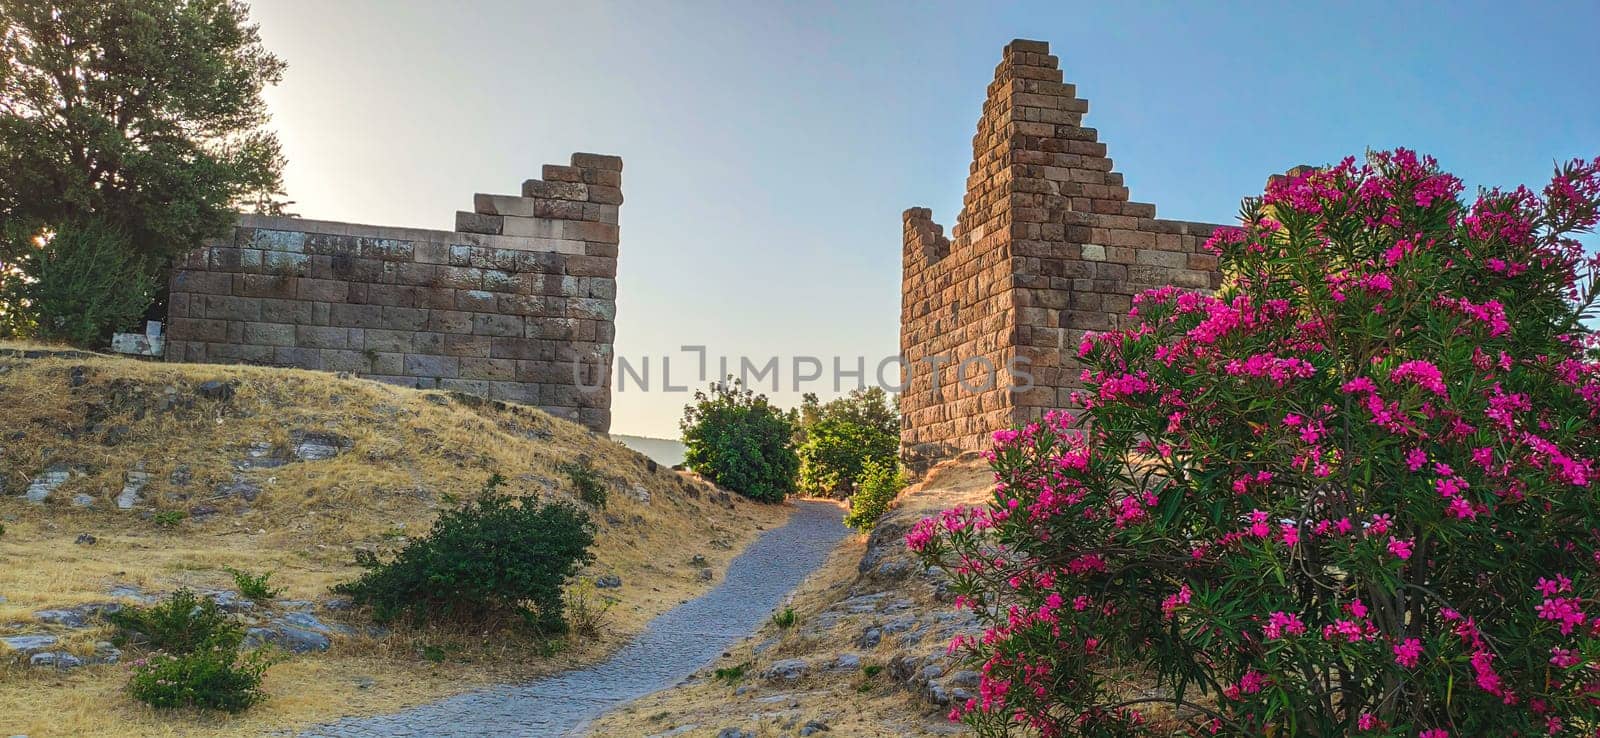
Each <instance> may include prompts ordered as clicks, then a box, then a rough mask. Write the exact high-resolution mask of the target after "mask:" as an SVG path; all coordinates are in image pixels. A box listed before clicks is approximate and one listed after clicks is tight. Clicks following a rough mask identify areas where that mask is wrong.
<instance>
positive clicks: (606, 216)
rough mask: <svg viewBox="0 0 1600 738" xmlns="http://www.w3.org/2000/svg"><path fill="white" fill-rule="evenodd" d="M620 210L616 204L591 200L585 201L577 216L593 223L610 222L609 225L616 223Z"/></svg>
mask: <svg viewBox="0 0 1600 738" xmlns="http://www.w3.org/2000/svg"><path fill="white" fill-rule="evenodd" d="M620 212H621V209H620V208H618V207H617V206H616V205H606V204H604V203H598V202H591V203H586V204H585V205H584V206H583V213H582V214H581V215H580V216H579V217H581V218H582V219H583V220H587V221H593V222H595V223H610V224H611V225H616V224H617V220H618V213H620Z"/></svg>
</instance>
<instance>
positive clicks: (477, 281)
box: [438, 266, 483, 290]
mask: <svg viewBox="0 0 1600 738" xmlns="http://www.w3.org/2000/svg"><path fill="white" fill-rule="evenodd" d="M438 286H440V287H450V288H453V289H458V290H475V289H479V288H481V287H483V270H482V269H475V268H473V267H462V266H449V267H445V268H444V271H442V272H440V273H439V283H438Z"/></svg>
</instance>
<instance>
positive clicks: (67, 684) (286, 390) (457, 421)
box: [0, 344, 787, 738]
mask: <svg viewBox="0 0 1600 738" xmlns="http://www.w3.org/2000/svg"><path fill="white" fill-rule="evenodd" d="M10 348H17V346H15V345H14V344H0V349H10ZM73 367H82V368H83V372H82V374H83V378H84V383H83V384H82V385H81V386H78V387H69V382H68V378H69V376H70V374H71V372H72V368H73ZM212 379H218V380H225V381H231V382H235V383H236V393H235V396H234V397H233V398H232V399H231V400H230V401H227V402H218V401H214V400H207V399H201V398H195V396H194V388H195V386H196V385H198V384H199V383H200V382H203V381H206V380H212ZM0 397H3V398H5V399H4V404H3V406H0V480H3V482H4V487H5V490H6V493H5V494H0V522H3V523H4V525H5V532H4V534H3V535H0V596H4V597H5V598H6V601H5V602H4V603H0V633H6V634H10V633H18V632H36V631H49V632H54V633H56V634H58V635H63V636H66V637H67V638H68V640H67V643H68V648H69V650H74V651H76V652H80V653H85V652H87V651H88V650H89V649H91V648H92V644H93V641H95V640H103V639H105V638H107V637H108V636H109V635H110V631H109V629H106V628H103V627H101V628H93V629H90V630H87V631H77V632H69V631H61V630H59V629H52V628H49V627H45V626H41V625H39V624H36V623H33V622H32V621H33V619H34V618H33V615H32V613H33V612H34V611H36V610H40V609H43V608H49V607H60V606H70V605H74V604H81V603H88V602H104V601H108V600H111V599H113V598H110V597H108V596H107V594H106V592H107V589H108V588H110V587H112V586H116V585H130V584H131V585H136V586H139V587H141V588H143V589H145V590H146V591H149V592H155V593H163V592H170V591H171V590H173V589H176V588H178V587H180V586H189V587H194V588H207V589H210V588H215V589H223V588H231V584H232V582H231V577H230V576H229V575H228V574H227V573H226V572H225V571H224V568H225V567H234V568H238V569H242V570H246V571H251V572H265V571H271V572H273V577H272V584H273V585H275V586H279V587H282V588H283V589H284V592H283V595H282V596H283V598H285V599H303V600H315V599H319V598H323V597H326V595H327V591H328V588H329V587H330V586H331V585H333V584H335V583H337V582H340V581H345V580H348V579H351V578H352V577H354V576H355V575H356V574H357V573H358V571H359V570H358V569H357V568H356V567H355V566H354V565H353V558H354V553H355V551H357V550H362V549H366V550H379V551H388V550H393V549H394V548H396V547H397V546H398V545H400V544H401V543H402V542H403V541H404V536H406V535H420V534H422V533H423V532H425V531H426V530H427V528H428V526H429V525H430V524H431V522H432V520H433V519H434V518H435V517H436V515H437V514H438V512H439V511H440V510H441V509H444V508H447V507H450V506H452V505H453V504H454V502H455V501H459V500H466V499H470V498H472V497H473V496H474V495H475V494H476V493H477V491H478V490H479V489H480V487H481V486H482V484H483V482H484V480H485V479H486V478H487V477H488V476H489V474H490V473H491V472H499V473H501V474H503V475H504V476H505V477H506V479H507V480H508V484H507V485H506V489H507V490H508V491H510V492H512V493H514V494H530V495H539V496H542V497H546V498H550V497H567V496H570V495H569V492H568V490H567V487H568V485H567V483H566V481H565V477H564V475H563V474H562V473H561V472H560V470H559V468H558V467H559V465H560V464H562V463H565V462H569V461H571V460H573V459H575V458H577V457H578V456H579V455H580V454H582V455H587V456H588V457H589V458H590V459H592V460H593V463H594V465H595V466H596V467H597V468H598V469H599V470H600V472H601V473H602V475H603V476H604V477H605V478H606V479H607V481H608V482H609V483H610V484H609V486H610V488H611V494H610V503H609V505H608V506H607V508H606V510H605V511H603V512H601V513H599V514H597V515H596V519H597V522H598V524H599V535H598V537H597V543H596V549H595V553H596V555H597V561H596V562H595V564H594V565H593V566H592V567H591V568H590V573H591V574H592V575H597V574H603V573H616V574H618V575H620V576H621V577H622V579H623V581H624V583H625V584H624V586H623V587H622V588H621V589H615V590H605V591H604V594H606V595H607V596H611V597H614V598H616V600H617V601H616V603H615V605H614V606H613V607H612V608H611V610H610V611H609V612H608V613H607V627H606V628H605V630H604V632H603V633H602V634H601V635H600V636H599V637H597V638H594V639H587V640H578V639H573V640H572V641H570V642H568V643H566V644H565V650H563V651H562V652H561V653H559V654H557V655H555V656H553V657H539V656H537V655H536V654H535V653H533V652H532V651H531V650H530V649H531V648H532V646H533V644H531V643H529V642H527V641H524V640H518V639H514V638H513V639H509V640H508V639H506V638H504V637H501V636H498V635H490V636H484V635H483V634H473V633H460V632H440V631H402V632H396V633H395V634H393V635H391V636H389V637H388V638H385V639H381V640H368V639H343V640H336V642H335V645H334V648H333V649H332V650H331V651H329V652H327V653H325V654H317V655H309V656H301V657H295V658H293V659H290V660H288V661H286V662H284V663H280V664H278V665H276V666H274V667H273V668H272V669H271V670H270V671H269V672H268V676H267V683H266V689H267V691H268V693H269V694H270V695H271V698H270V699H269V700H268V701H267V702H265V703H263V704H262V705H260V706H258V707H256V708H254V709H252V710H251V711H250V712H248V713H246V714H245V715H243V716H240V717H236V718H229V717H221V716H213V715H201V714H196V713H188V712H180V713H156V712H154V711H152V710H149V709H147V708H144V707H143V706H141V705H139V704H138V703H136V702H135V701H133V700H131V699H129V698H128V697H127V696H126V695H125V694H124V693H123V692H122V691H121V690H122V686H123V684H124V683H125V681H126V678H127V667H126V666H96V667H85V668H83V669H79V670H75V671H71V672H54V671H49V670H42V669H31V668H23V667H18V666H5V667H0V734H5V735H10V734H14V733H25V734H28V735H30V736H33V738H42V737H43V736H54V735H74V736H79V735H81V736H111V735H130V734H133V735H185V734H197V733H198V734H205V735H256V734H260V733H262V732H264V731H270V730H278V729H285V728H292V727H295V726H301V725H306V724H309V723H314V722H318V721H322V720H326V719H330V718H333V717H337V716H340V715H346V714H372V713H377V712H382V711H387V710H392V709H396V708H399V707H402V706H405V705H410V704H416V703H419V702H422V701H426V700H429V699H433V698H437V697H441V696H445V695H448V694H452V693H456V692H460V691H463V690H466V689H470V688H472V687H475V686H479V685H482V684H486V683H491V682H497V681H506V680H515V679H524V678H527V677H530V676H534V675H537V674H541V673H546V672H549V671H553V670H556V669H560V668H566V667H570V666H572V665H576V664H581V663H588V662H592V661H593V660H596V659H598V658H600V657H602V656H603V655H604V654H606V653H608V652H609V651H611V650H613V649H614V648H616V647H617V646H619V645H621V644H622V643H623V642H625V641H626V640H627V638H628V637H630V636H631V635H632V634H634V633H637V632H638V631H639V630H640V629H642V627H643V625H644V624H645V623H646V622H648V621H649V620H650V619H651V618H653V617H654V616H656V615H658V614H660V613H661V612H664V611H665V610H667V609H669V608H671V607H672V606H674V605H676V604H678V603H680V602H683V601H685V600H687V599H689V598H691V597H693V596H695V595H697V594H699V593H701V592H703V591H705V590H706V589H708V588H709V587H711V586H712V585H713V584H714V583H715V582H714V581H712V582H703V581H699V579H698V577H697V576H696V574H697V572H698V569H697V568H696V567H694V566H691V565H690V564H689V560H690V558H691V557H692V556H694V555H695V554H699V555H702V556H704V557H705V558H706V559H707V561H708V563H709V565H710V567H711V568H712V569H713V571H715V572H719V575H718V578H720V572H721V571H722V570H723V569H725V567H726V565H727V563H728V561H729V560H731V558H732V557H733V556H734V554H735V553H736V552H737V551H738V550H739V549H741V548H742V547H743V546H744V545H745V544H747V543H748V542H750V541H751V540H753V539H754V538H755V536H756V535H757V534H758V533H759V531H760V530H761V529H763V528H769V527H772V526H775V525H778V524H781V522H782V521H783V519H784V518H785V517H786V516H787V510H786V509H785V508H783V507H781V506H768V505H757V504H753V503H749V502H746V501H744V500H742V499H739V498H737V497H733V498H728V497H726V496H724V495H723V494H722V493H719V492H718V491H716V490H715V489H714V488H712V487H710V486H709V485H706V484H704V483H702V482H699V481H697V480H694V479H691V478H689V477H687V476H685V475H681V474H678V473H675V472H672V471H670V470H667V469H657V470H655V471H651V470H650V469H649V468H648V466H647V464H646V460H645V459H644V457H643V456H641V455H639V454H636V453H634V452H632V451H630V450H628V449H626V448H624V447H622V446H620V445H617V444H614V443H611V442H610V441H608V440H606V439H605V438H604V437H602V436H598V435H595V434H592V433H590V432H588V431H587V430H585V429H583V428H581V427H580V426H577V425H575V424H572V423H569V422H566V421H561V420H557V419H553V418H551V417H549V416H548V415H545V414H544V413H540V412H538V411H534V410H530V409H527V408H497V407H495V406H493V405H488V404H482V403H468V402H463V401H461V400H459V399H450V398H448V397H446V396H444V395H441V394H440V393H434V392H420V391H416V390H406V389H400V388H395V387H390V386H387V385H382V384H377V383H373V382H367V381H362V380H357V379H345V378H337V377H334V376H332V375H329V374H325V373H319V372H307V371H297V370H285V369H267V368H257V367H236V366H214V365H173V364H162V363H153V362H142V361H134V360H130V359H122V358H111V357H91V358H39V359H22V358H18V357H15V356H10V357H7V356H0ZM168 397H172V398H176V401H177V403H176V409H174V410H171V411H164V412H161V411H158V408H159V407H162V406H164V405H166V404H168V402H167V401H166V400H165V399H164V398H168ZM191 399H192V405H191V406H188V407H185V406H184V405H185V403H187V402H188V401H190V400H191ZM118 428H125V430H114V429H118ZM294 431H316V432H328V433H335V434H338V435H340V436H343V437H345V438H347V439H349V440H350V442H351V446H350V448H349V450H348V451H346V452H344V453H342V454H340V455H339V456H337V457H335V458H333V459H328V460H323V461H301V462H293V463H289V464H286V465H284V466H279V467H276V468H270V469H252V470H247V471H243V472H237V473H238V474H240V476H242V477H243V478H245V479H247V480H249V481H252V482H254V483H255V484H257V485H259V486H260V488H261V493H260V496H259V497H258V498H257V499H256V500H255V501H254V502H251V503H246V502H244V501H243V500H239V499H236V498H231V497H230V498H221V499H214V498H213V497H214V495H213V491H214V490H215V489H216V488H217V487H219V486H222V485H225V484H226V483H228V482H229V481H231V480H232V478H233V477H234V475H235V473H236V470H235V468H234V463H235V462H237V461H239V460H240V459H243V458H245V457H246V455H247V454H246V449H247V448H248V447H249V446H250V445H251V444H254V443H263V442H265V443H268V444H271V445H272V446H273V447H274V448H276V449H285V448H287V446H288V445H289V439H290V435H291V433H292V432H294ZM108 434H121V438H120V440H119V441H118V442H117V443H115V445H107V444H106V442H105V441H106V439H107V435H108ZM55 464H64V465H68V466H70V467H72V468H73V470H74V472H73V475H72V477H71V479H70V480H69V481H67V482H66V483H65V484H63V485H62V486H61V487H60V488H58V489H57V490H55V491H54V492H53V493H52V494H51V496H50V498H49V500H48V501H47V502H46V503H45V504H43V505H35V504H31V503H28V502H26V501H24V500H23V499H22V497H20V496H19V493H20V492H21V491H22V490H23V489H24V488H25V487H26V485H27V484H28V481H29V479H30V478H32V477H33V476H35V475H37V474H38V473H39V472H40V471H41V470H43V469H45V468H47V467H49V466H51V465H55ZM180 467H183V468H186V470H187V472H186V473H187V476H188V478H189V481H188V482H187V483H186V484H179V483H178V482H179V481H181V479H182V477H183V476H184V473H183V472H181V471H180ZM136 468H142V470H143V471H145V472H146V473H148V474H149V475H150V482H149V485H148V486H147V487H146V488H145V489H144V491H143V497H144V499H145V500H146V503H145V505H144V512H143V514H141V512H140V511H137V510H136V511H120V510H117V509H115V505H114V503H113V500H114V498H115V497H116V495H117V493H118V492H119V491H120V490H121V489H122V486H123V482H124V478H125V477H124V475H125V473H126V472H128V471H129V470H133V469H136ZM175 473H176V476H175ZM635 490H641V491H645V492H648V493H649V496H650V499H649V501H648V502H645V501H642V500H641V499H639V498H638V497H636V496H635V495H634V491H635ZM78 494H87V495H89V496H90V497H92V498H93V499H94V507H93V508H90V509H82V508H78V507H75V506H72V505H71V504H69V503H70V500H71V499H72V498H73V497H74V496H75V495H78ZM195 505H209V506H214V507H217V508H219V509H220V512H219V513H217V514H216V515H212V516H209V518H208V519H205V520H193V519H186V520H184V521H183V522H181V523H178V524H177V525H176V526H173V527H170V528H169V527H163V526H162V525H160V524H158V522H157V521H156V520H155V519H154V517H153V516H152V515H151V513H152V512H155V511H165V510H188V509H190V508H192V507H193V506H195ZM82 533H89V534H91V535H93V536H95V537H96V538H97V539H98V542H97V543H95V544H94V545H92V546H91V545H75V544H74V543H73V541H74V539H76V538H77V537H78V535H79V534H82ZM424 644H448V645H449V647H450V651H449V656H448V657H447V658H446V660H445V661H444V662H443V663H439V664H435V663H431V662H429V661H427V660H425V659H423V658H422V657H421V653H420V652H421V650H422V646H423V645H424ZM0 648H3V647H0ZM11 660H12V659H9V658H7V656H6V655H5V654H3V653H0V662H9V661H11ZM367 680H371V682H372V684H371V686H369V687H366V688H361V687H359V686H358V685H359V684H365V683H366V682H367Z"/></svg>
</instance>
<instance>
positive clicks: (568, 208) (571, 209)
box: [533, 198, 587, 220]
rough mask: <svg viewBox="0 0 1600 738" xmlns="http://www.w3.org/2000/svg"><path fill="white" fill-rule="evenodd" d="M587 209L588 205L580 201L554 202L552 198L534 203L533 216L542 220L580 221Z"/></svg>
mask: <svg viewBox="0 0 1600 738" xmlns="http://www.w3.org/2000/svg"><path fill="white" fill-rule="evenodd" d="M585 207H587V205H585V204H584V203H583V202H581V201H578V200H552V199H550V198H541V199H538V200H535V201H534V205H533V214H534V215H535V216H537V217H540V218H558V219H561V220H578V219H581V218H582V217H583V212H584V208H585Z"/></svg>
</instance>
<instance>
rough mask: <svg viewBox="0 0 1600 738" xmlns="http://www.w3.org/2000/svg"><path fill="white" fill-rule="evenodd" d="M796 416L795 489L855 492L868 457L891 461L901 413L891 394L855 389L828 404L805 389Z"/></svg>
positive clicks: (883, 462)
mask: <svg viewBox="0 0 1600 738" xmlns="http://www.w3.org/2000/svg"><path fill="white" fill-rule="evenodd" d="M800 418H801V426H800V436H801V441H800V444H799V448H798V450H797V453H798V454H799V457H800V481H799V485H798V489H799V491H800V492H802V493H804V494H809V495H820V496H828V497H845V496H848V495H850V494H853V493H854V492H855V490H856V488H857V485H858V483H859V480H860V476H861V473H862V468H863V465H864V464H865V463H866V462H868V461H869V460H870V461H876V462H878V463H879V464H880V465H886V466H889V467H893V466H894V464H895V457H896V455H897V453H898V451H899V447H900V415H899V412H898V410H897V409H896V408H895V405H894V402H893V398H891V397H890V396H889V394H888V393H887V392H884V391H883V390H882V389H880V388H878V387H869V388H867V389H861V390H856V391H854V392H851V393H850V394H848V395H846V396H844V397H841V398H838V399H836V400H833V401H831V402H828V403H826V404H821V403H818V402H817V397H816V395H812V394H807V395H806V396H805V402H804V404H803V405H801V407H800Z"/></svg>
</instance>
